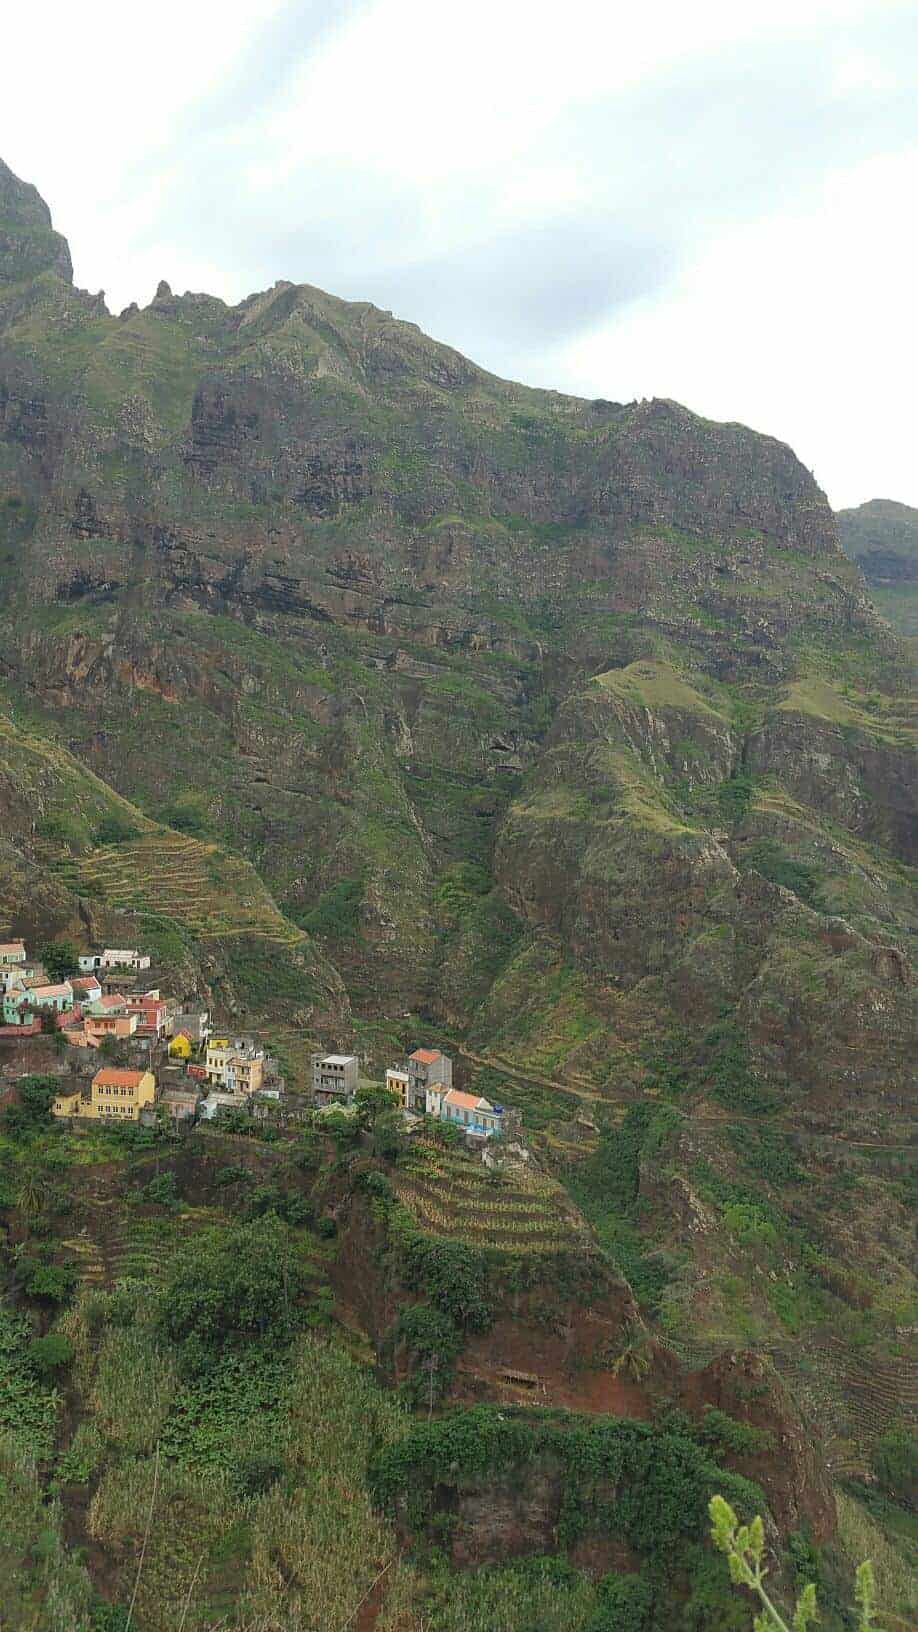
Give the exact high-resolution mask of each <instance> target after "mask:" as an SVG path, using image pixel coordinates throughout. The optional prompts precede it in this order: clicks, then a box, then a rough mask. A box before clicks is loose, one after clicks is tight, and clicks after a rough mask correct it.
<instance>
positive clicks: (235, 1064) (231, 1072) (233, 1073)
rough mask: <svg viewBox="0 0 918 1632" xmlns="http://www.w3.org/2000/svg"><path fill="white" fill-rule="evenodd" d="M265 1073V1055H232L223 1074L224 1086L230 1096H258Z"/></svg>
mask: <svg viewBox="0 0 918 1632" xmlns="http://www.w3.org/2000/svg"><path fill="white" fill-rule="evenodd" d="M264 1072H265V1059H264V1055H263V1054H261V1053H255V1054H231V1055H230V1057H229V1059H228V1060H227V1062H226V1070H225V1071H224V1073H223V1086H224V1088H225V1089H226V1092H227V1093H228V1094H239V1095H243V1096H248V1095H249V1094H257V1093H258V1091H259V1089H260V1088H261V1085H262V1082H263V1081H264Z"/></svg>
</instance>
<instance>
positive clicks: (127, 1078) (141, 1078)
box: [82, 1066, 156, 1122]
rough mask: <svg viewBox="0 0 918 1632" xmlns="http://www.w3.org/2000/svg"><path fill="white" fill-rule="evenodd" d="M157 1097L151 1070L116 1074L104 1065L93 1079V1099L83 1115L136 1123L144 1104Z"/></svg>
mask: <svg viewBox="0 0 918 1632" xmlns="http://www.w3.org/2000/svg"><path fill="white" fill-rule="evenodd" d="M155 1098H156V1078H155V1077H154V1075H153V1072H152V1071H118V1070H115V1069H113V1068H112V1067H110V1066H106V1067H105V1068H103V1070H101V1071H97V1072H96V1074H95V1076H94V1077H93V1079H92V1100H91V1103H90V1106H89V1107H88V1108H87V1109H85V1110H84V1111H83V1113H82V1114H83V1115H84V1116H87V1115H88V1116H98V1117H105V1118H108V1117H112V1116H114V1117H118V1118H119V1119H124V1120H130V1121H132V1122H136V1121H137V1118H138V1116H139V1115H140V1112H141V1110H142V1108H143V1106H144V1105H152V1103H153V1101H154V1099H155Z"/></svg>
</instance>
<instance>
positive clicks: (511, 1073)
mask: <svg viewBox="0 0 918 1632" xmlns="http://www.w3.org/2000/svg"><path fill="white" fill-rule="evenodd" d="M456 1052H457V1054H460V1055H461V1056H462V1058H463V1059H464V1060H469V1061H471V1063H472V1064H473V1065H478V1066H482V1067H484V1068H485V1069H487V1070H490V1071H499V1072H500V1073H501V1075H502V1076H505V1077H507V1078H509V1080H510V1081H511V1082H518V1083H521V1084H522V1086H523V1087H524V1088H526V1087H529V1086H532V1087H537V1088H549V1089H551V1090H552V1091H553V1092H555V1093H559V1094H566V1095H567V1096H568V1098H569V1099H576V1100H579V1101H580V1102H581V1104H585V1105H600V1106H604V1105H610V1106H611V1105H624V1106H627V1105H633V1104H635V1102H636V1099H637V1098H638V1097H639V1096H636V1095H635V1094H601V1093H599V1092H598V1090H597V1089H595V1088H586V1087H581V1086H579V1085H578V1083H577V1082H576V1081H575V1082H570V1081H566V1082H559V1081H558V1080H557V1078H555V1077H543V1076H541V1075H540V1074H539V1073H538V1072H536V1071H523V1070H521V1069H520V1067H519V1066H515V1065H512V1064H511V1063H510V1061H509V1060H504V1059H502V1058H501V1057H500V1055H499V1054H476V1053H474V1052H473V1050H472V1049H470V1048H466V1047H464V1046H463V1045H462V1044H457V1045H456ZM581 1080H582V1079H581ZM691 1116H692V1120H693V1121H694V1122H706V1123H708V1124H710V1125H713V1126H717V1125H723V1126H726V1124H728V1123H731V1122H748V1123H749V1124H750V1126H752V1127H761V1126H762V1125H763V1119H762V1118H761V1117H759V1116H747V1115H744V1114H743V1112H741V1111H723V1112H719V1111H698V1110H693V1111H692V1113H691ZM767 1126H768V1127H778V1128H781V1129H782V1130H783V1131H784V1132H787V1133H793V1134H796V1135H797V1136H798V1137H802V1138H806V1139H829V1140H832V1141H833V1143H835V1144H840V1145H844V1146H845V1147H846V1148H847V1149H850V1150H894V1151H900V1152H902V1153H913V1152H914V1151H915V1150H916V1148H918V1147H916V1144H915V1142H914V1141H912V1142H906V1143H905V1144H901V1143H898V1144H887V1143H884V1142H882V1141H880V1140H874V1139H847V1138H846V1137H845V1135H844V1134H841V1133H811V1132H810V1131H809V1130H808V1129H806V1128H800V1127H798V1126H797V1125H796V1124H795V1123H794V1122H792V1121H791V1120H790V1118H787V1117H781V1118H777V1119H776V1120H775V1121H773V1122H772V1121H770V1120H769V1121H768V1122H767Z"/></svg>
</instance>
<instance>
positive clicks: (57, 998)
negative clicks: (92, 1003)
mask: <svg viewBox="0 0 918 1632" xmlns="http://www.w3.org/2000/svg"><path fill="white" fill-rule="evenodd" d="M29 999H30V1002H31V1003H32V1006H33V1008H36V1009H53V1010H54V1011H55V1013H57V1014H62V1013H63V1011H64V1009H71V1008H72V1007H73V987H72V986H71V984H70V982H69V980H62V981H59V982H57V983H56V984H54V985H47V984H45V983H42V985H40V986H32V987H30V988H29Z"/></svg>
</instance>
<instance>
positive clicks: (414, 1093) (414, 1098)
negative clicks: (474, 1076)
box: [405, 1048, 453, 1115]
mask: <svg viewBox="0 0 918 1632" xmlns="http://www.w3.org/2000/svg"><path fill="white" fill-rule="evenodd" d="M407 1071H408V1099H407V1103H406V1106H405V1108H406V1110H409V1111H417V1112H418V1113H419V1114H421V1115H423V1114H424V1113H425V1112H426V1110H427V1091H428V1089H430V1088H451V1087H452V1083H453V1062H452V1060H451V1059H450V1057H449V1055H448V1054H441V1052H440V1050H439V1049H438V1048H416V1049H415V1051H414V1053H413V1054H409V1056H408V1065H407Z"/></svg>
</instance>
